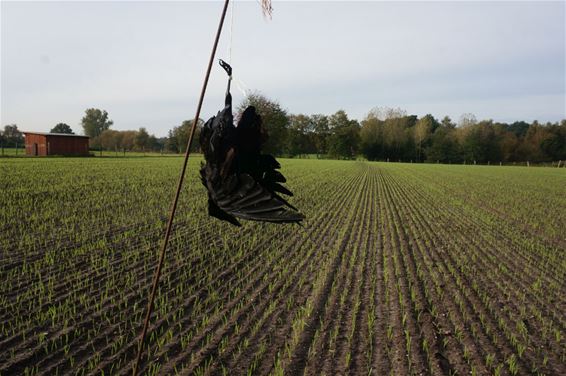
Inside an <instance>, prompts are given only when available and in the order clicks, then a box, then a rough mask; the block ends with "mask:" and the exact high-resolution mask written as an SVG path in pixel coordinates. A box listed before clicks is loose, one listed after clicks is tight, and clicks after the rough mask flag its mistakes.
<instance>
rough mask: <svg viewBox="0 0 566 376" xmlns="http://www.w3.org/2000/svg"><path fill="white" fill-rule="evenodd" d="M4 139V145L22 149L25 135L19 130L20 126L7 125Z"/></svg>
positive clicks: (3, 133)
mask: <svg viewBox="0 0 566 376" xmlns="http://www.w3.org/2000/svg"><path fill="white" fill-rule="evenodd" d="M2 138H3V142H2V143H3V145H4V146H7V147H13V146H18V147H20V146H21V145H23V143H24V135H23V133H22V132H20V131H19V130H18V126H17V125H16V124H8V125H5V126H4V132H2Z"/></svg>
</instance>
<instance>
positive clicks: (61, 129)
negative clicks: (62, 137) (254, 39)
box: [49, 123, 75, 134]
mask: <svg viewBox="0 0 566 376" xmlns="http://www.w3.org/2000/svg"><path fill="white" fill-rule="evenodd" d="M49 133H64V134H75V132H73V130H72V129H71V127H70V126H69V125H68V124H65V123H59V124H57V125H56V126H54V127H53V128H52V129H51V131H49Z"/></svg>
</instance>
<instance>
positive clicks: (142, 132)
mask: <svg viewBox="0 0 566 376" xmlns="http://www.w3.org/2000/svg"><path fill="white" fill-rule="evenodd" d="M149 137H150V136H149V133H147V129H145V128H144V127H141V128H140V129H139V130H138V132H137V133H136V137H134V146H135V147H136V148H137V149H138V150H141V151H146V150H147V149H149V146H150V144H149Z"/></svg>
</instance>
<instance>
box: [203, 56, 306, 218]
mask: <svg viewBox="0 0 566 376" xmlns="http://www.w3.org/2000/svg"><path fill="white" fill-rule="evenodd" d="M220 65H221V66H222V68H224V70H225V71H226V73H228V89H227V90H226V100H225V103H224V109H222V110H221V111H219V112H218V114H217V115H216V116H213V117H212V118H210V119H209V120H208V121H207V122H206V123H205V124H204V127H203V129H202V131H201V133H200V147H201V149H202V151H203V153H204V158H205V161H206V162H205V163H203V164H202V168H201V170H200V175H201V180H202V184H203V185H204V186H205V187H206V189H207V190H208V214H209V215H211V216H213V217H216V218H219V219H221V220H224V221H228V222H230V223H232V224H233V225H236V226H241V224H240V222H239V221H238V220H237V219H236V217H237V218H243V219H248V220H253V221H263V222H274V223H299V222H300V221H302V220H303V219H304V216H303V215H302V214H301V213H299V212H298V210H297V209H296V208H295V207H294V206H292V205H291V204H289V203H288V202H287V201H286V200H285V199H284V198H282V197H281V196H280V195H279V194H280V193H283V194H285V195H288V196H292V195H293V193H292V192H291V191H289V190H288V189H287V188H285V187H284V186H283V185H281V184H280V183H285V181H286V179H285V177H284V176H283V175H282V174H281V173H280V172H279V171H277V170H278V169H279V168H280V167H281V165H280V164H279V162H277V160H276V159H275V158H274V157H273V156H272V155H269V154H261V145H262V144H263V143H264V142H265V141H266V140H267V130H266V129H265V127H264V126H263V124H262V120H261V116H259V114H258V113H257V112H256V109H255V108H254V107H253V106H249V107H248V108H246V109H245V111H244V112H243V113H242V116H241V118H240V120H239V122H238V126H237V127H235V126H234V118H233V115H232V95H231V94H230V81H231V78H232V67H230V65H228V64H227V63H226V62H224V61H222V60H220Z"/></svg>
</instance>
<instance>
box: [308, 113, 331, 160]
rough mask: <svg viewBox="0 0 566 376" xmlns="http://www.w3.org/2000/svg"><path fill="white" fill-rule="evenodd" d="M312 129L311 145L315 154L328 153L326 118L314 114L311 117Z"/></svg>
mask: <svg viewBox="0 0 566 376" xmlns="http://www.w3.org/2000/svg"><path fill="white" fill-rule="evenodd" d="M311 123H312V127H313V136H312V138H313V143H314V148H315V151H316V153H317V154H319V155H320V154H326V153H328V146H327V145H328V137H329V136H330V128H328V116H326V115H321V114H316V115H312V116H311Z"/></svg>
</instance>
